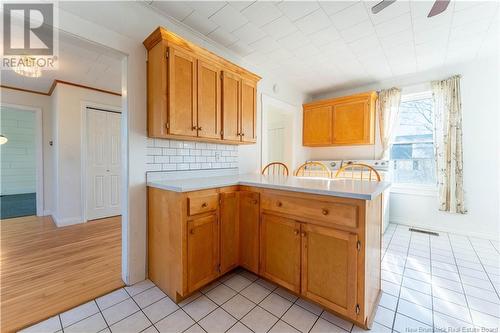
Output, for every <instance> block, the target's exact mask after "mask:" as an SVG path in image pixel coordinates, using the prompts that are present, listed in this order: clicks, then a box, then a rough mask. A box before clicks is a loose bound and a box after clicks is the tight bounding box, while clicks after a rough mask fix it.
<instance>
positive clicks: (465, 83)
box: [309, 57, 500, 238]
mask: <svg viewBox="0 0 500 333" xmlns="http://www.w3.org/2000/svg"><path fill="white" fill-rule="evenodd" d="M498 73H499V63H498V59H497V58H495V57H489V58H480V59H476V60H475V61H474V62H472V63H468V64H463V65H459V66H453V67H444V68H440V69H439V70H434V71H432V72H426V73H421V74H419V75H413V76H406V77H401V78H398V79H394V80H390V81H385V82H380V83H377V84H373V85H370V86H364V87H359V88H356V89H351V90H347V91H339V92H334V93H326V94H321V95H317V96H314V99H322V98H328V97H333V96H341V95H347V94H351V93H355V92H362V91H368V90H380V89H382V88H388V87H392V86H397V87H402V88H403V94H404V93H411V92H418V91H422V90H425V89H430V86H429V82H430V81H431V80H437V79H444V78H447V77H448V76H450V75H453V74H461V75H462V108H463V148H464V187H465V200H466V205H467V207H468V214H466V215H458V214H449V213H443V212H439V211H438V205H437V197H436V193H435V192H434V193H429V192H425V193H424V191H421V193H420V194H414V193H406V194H405V193H392V194H391V203H390V219H391V220H392V221H393V222H397V223H402V224H408V225H415V226H418V227H422V228H429V229H434V230H441V231H448V232H454V233H460V234H468V235H477V236H481V237H487V238H499V232H500V214H499V210H498V208H497V207H498V203H499V200H500V194H499V191H500V190H499V186H498V184H499V178H500V175H499V173H500V161H499V158H500V157H499V155H500V154H499V151H500V143H499V140H498V136H497V134H496V133H498V132H499V127H498V125H499V118H500V116H499V114H500V111H499V96H500V95H499V93H498V92H499V76H498ZM405 87H406V88H405ZM373 151H374V147H373V146H371V147H364V148H356V149H352V150H351V148H342V149H341V148H324V149H319V150H316V149H310V150H309V156H310V158H318V156H321V157H323V156H325V155H326V156H334V158H338V157H339V158H340V157H342V158H343V156H344V155H347V154H352V155H353V156H350V157H348V158H360V159H361V158H367V157H369V156H370V154H371V153H373Z"/></svg>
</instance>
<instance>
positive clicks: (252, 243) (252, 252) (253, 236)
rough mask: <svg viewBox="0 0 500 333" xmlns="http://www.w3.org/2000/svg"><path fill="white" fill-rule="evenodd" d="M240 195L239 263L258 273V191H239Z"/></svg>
mask: <svg viewBox="0 0 500 333" xmlns="http://www.w3.org/2000/svg"><path fill="white" fill-rule="evenodd" d="M239 196H240V198H239V199H240V265H241V266H242V267H244V268H246V269H248V270H249V271H251V272H254V273H255V274H258V273H259V224H260V223H259V221H260V209H259V193H255V192H245V191H241V192H239Z"/></svg>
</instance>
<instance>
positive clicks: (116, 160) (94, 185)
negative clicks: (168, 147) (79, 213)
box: [86, 109, 121, 220]
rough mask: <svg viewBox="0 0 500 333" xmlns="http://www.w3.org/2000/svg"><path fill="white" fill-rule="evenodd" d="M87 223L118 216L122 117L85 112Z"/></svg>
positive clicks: (92, 111) (117, 114) (96, 111)
mask: <svg viewBox="0 0 500 333" xmlns="http://www.w3.org/2000/svg"><path fill="white" fill-rule="evenodd" d="M86 116H87V220H94V219H100V218H104V217H109V216H115V215H120V210H121V207H120V201H121V200H120V185H121V174H120V172H121V159H120V157H121V153H120V151H121V148H120V122H121V114H119V113H115V112H106V111H98V110H93V109H87V114H86Z"/></svg>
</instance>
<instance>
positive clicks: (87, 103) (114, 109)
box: [80, 101, 124, 224]
mask: <svg viewBox="0 0 500 333" xmlns="http://www.w3.org/2000/svg"><path fill="white" fill-rule="evenodd" d="M88 107H90V108H96V109H103V110H109V111H112V112H119V113H120V114H121V122H120V126H121V127H123V112H122V108H121V107H117V106H114V105H107V104H100V103H95V102H91V101H81V103H80V116H81V124H82V128H81V131H82V132H81V138H80V140H81V147H82V150H81V154H82V155H81V157H82V158H81V170H82V173H81V180H80V182H81V189H82V192H81V194H80V197H81V198H82V203H81V204H82V218H83V222H84V223H85V222H87V221H88V218H87V203H88V202H87V190H88V188H87V180H88V168H87V108H88ZM122 133H123V131H122ZM121 139H122V140H123V134H122V137H121ZM121 157H122V158H123V150H122V156H121ZM122 166H123V161H122ZM123 176H124V175H123V174H122V175H121V178H122V179H121V180H120V181H121V182H122V184H123ZM120 195H123V189H122V191H121V193H120ZM122 198H123V196H122ZM122 213H123V201H122ZM122 218H123V215H122ZM122 224H123V223H122Z"/></svg>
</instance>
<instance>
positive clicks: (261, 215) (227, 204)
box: [148, 175, 389, 328]
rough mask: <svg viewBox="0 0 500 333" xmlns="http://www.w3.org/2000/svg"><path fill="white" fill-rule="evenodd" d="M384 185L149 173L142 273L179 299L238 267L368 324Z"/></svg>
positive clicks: (376, 288)
mask: <svg viewBox="0 0 500 333" xmlns="http://www.w3.org/2000/svg"><path fill="white" fill-rule="evenodd" d="M388 186H389V183H386V182H362V181H352V180H333V179H311V178H300V177H281V176H279V177H276V176H274V177H272V176H261V175H234V176H219V177H211V178H192V179H181V180H168V181H151V182H148V235H149V240H148V261H149V277H150V279H151V280H152V281H153V282H154V283H155V284H156V285H157V286H158V287H160V288H161V289H162V290H163V291H164V292H165V293H167V294H168V295H169V296H170V297H171V298H172V299H173V300H175V301H177V302H179V301H181V300H182V299H184V298H186V297H187V296H189V295H190V294H192V293H193V292H195V291H196V290H198V289H200V288H202V287H203V286H205V285H207V284H208V283H210V282H212V281H214V280H216V279H217V278H218V277H220V276H221V275H223V274H226V273H228V272H229V271H231V270H233V269H235V268H237V267H243V268H245V269H247V270H249V271H251V272H253V273H255V274H257V275H259V276H261V277H263V278H265V279H267V280H270V281H272V282H275V283H276V284H278V285H280V286H282V287H284V288H286V289H288V290H290V291H291V292H294V293H296V294H297V295H300V296H302V297H305V298H307V299H309V300H311V301H314V302H316V303H318V304H320V305H322V306H323V307H325V308H326V309H328V310H330V311H333V312H335V313H336V314H338V315H341V316H343V317H344V318H346V319H348V320H350V321H352V322H354V323H356V324H357V325H359V326H361V327H364V328H368V327H370V326H371V322H372V320H373V316H374V310H375V309H376V307H377V304H378V301H379V297H380V292H381V289H380V256H381V203H382V200H381V194H382V192H383V191H384V190H385V189H386V188H387V187H388Z"/></svg>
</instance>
